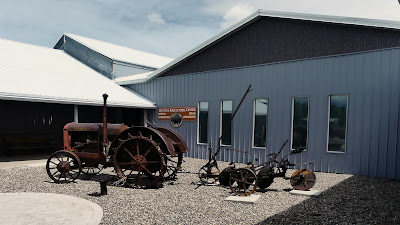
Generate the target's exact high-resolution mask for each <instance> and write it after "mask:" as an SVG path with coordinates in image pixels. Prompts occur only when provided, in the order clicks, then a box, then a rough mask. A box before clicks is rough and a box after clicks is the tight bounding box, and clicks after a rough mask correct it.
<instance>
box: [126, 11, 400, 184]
mask: <svg viewBox="0 0 400 225" xmlns="http://www.w3.org/2000/svg"><path fill="white" fill-rule="evenodd" d="M119 84H121V85H127V87H129V88H131V89H132V90H134V91H135V92H137V93H139V94H141V95H143V96H145V97H146V98H148V99H150V100H151V101H153V102H155V103H156V104H157V107H159V108H164V107H197V118H196V121H184V122H183V124H182V125H181V126H180V127H178V128H176V131H178V132H179V133H180V134H182V135H183V137H184V138H185V139H186V140H187V143H188V146H189V149H190V151H189V153H188V156H190V157H196V158H207V156H208V155H207V147H208V143H211V144H213V145H217V141H218V138H219V136H220V135H221V130H222V127H224V124H225V123H226V118H227V117H229V116H230V115H231V114H232V111H233V110H234V109H235V108H236V107H237V105H238V104H239V101H240V99H241V97H242V95H243V93H244V91H245V90H246V88H247V86H248V85H249V84H252V89H253V91H251V92H250V94H249V95H248V97H247V98H246V100H245V101H244V103H243V105H242V106H241V108H240V110H239V111H238V114H237V115H236V117H235V119H234V121H233V123H232V127H231V129H230V130H229V129H228V131H230V134H229V133H228V134H227V136H225V137H224V138H223V144H224V147H223V148H222V151H221V153H220V154H219V156H218V159H219V160H224V161H234V162H243V163H247V162H249V161H253V162H256V160H259V162H260V161H261V162H262V161H263V160H265V159H266V158H265V156H264V155H265V154H268V153H272V152H276V151H277V150H278V149H279V147H280V146H281V144H282V143H283V141H284V140H286V139H289V140H290V142H289V144H288V145H287V146H286V147H285V149H284V152H285V153H289V152H290V151H291V149H294V148H297V147H305V148H306V151H305V152H303V153H302V154H300V155H296V156H291V157H293V158H291V160H293V161H294V162H295V163H302V162H306V161H310V160H314V161H315V163H314V164H313V165H308V167H309V168H311V169H313V170H315V171H324V172H334V173H349V174H358V175H367V176H376V177H387V178H397V179H398V178H400V146H399V144H400V143H399V135H400V132H399V127H400V124H399V123H400V120H399V118H400V114H399V113H400V110H399V98H400V88H399V87H400V23H396V22H390V21H377V20H368V19H357V18H343V17H328V16H319V15H307V14H293V13H278V12H267V11H257V12H256V13H255V14H253V15H251V16H249V17H248V18H246V19H244V20H243V21H241V22H239V23H238V24H236V25H234V26H232V27H230V28H228V29H227V30H225V31H223V32H222V33H220V34H218V35H216V36H215V37H213V38H211V39H210V40H208V41H206V42H205V43H203V44H202V45H200V46H198V47H196V48H195V49H193V50H191V51H190V52H188V53H187V54H185V55H183V56H181V57H179V58H177V59H175V60H174V61H172V62H170V63H169V64H167V65H166V66H164V67H161V68H160V69H158V70H155V71H153V72H151V73H150V74H148V75H146V76H145V77H143V76H142V77H140V78H137V79H135V78H132V79H131V80H128V81H127V80H125V81H120V82H119ZM147 114H148V115H149V116H151V117H152V119H153V120H154V121H156V122H157V123H158V124H159V125H162V126H171V125H170V123H169V121H159V120H157V118H158V117H157V116H158V115H157V111H155V110H147ZM228 149H242V150H246V151H250V152H252V153H259V154H260V155H257V154H246V153H243V152H237V151H231V150H228Z"/></svg>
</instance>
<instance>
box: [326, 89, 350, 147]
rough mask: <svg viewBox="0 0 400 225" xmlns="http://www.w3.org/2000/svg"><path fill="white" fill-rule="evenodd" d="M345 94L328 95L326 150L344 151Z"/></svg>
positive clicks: (345, 123) (346, 98)
mask: <svg viewBox="0 0 400 225" xmlns="http://www.w3.org/2000/svg"><path fill="white" fill-rule="evenodd" d="M347 101H348V96H347V95H332V96H329V117H328V118H329V128H328V152H346V130H347Z"/></svg>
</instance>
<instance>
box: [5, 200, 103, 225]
mask: <svg viewBox="0 0 400 225" xmlns="http://www.w3.org/2000/svg"><path fill="white" fill-rule="evenodd" d="M102 218H103V210H102V208H101V207H100V206H99V205H97V204H95V203H93V202H91V201H88V200H85V199H82V198H77V197H73V196H69V195H61V194H50V193H32V192H22V193H0V221H1V222H0V223H1V224H4V225H8V224H10V225H11V224H12V225H19V224H21V225H22V224H23V225H25V224H38V225H39V224H40V225H46V224H52V225H63V224H79V225H80V224H82V225H83V224H85V225H95V224H99V223H100V221H101V219H102Z"/></svg>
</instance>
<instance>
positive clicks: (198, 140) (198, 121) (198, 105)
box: [197, 101, 210, 145]
mask: <svg viewBox="0 0 400 225" xmlns="http://www.w3.org/2000/svg"><path fill="white" fill-rule="evenodd" d="M201 102H207V103H208V108H207V142H206V143H201V142H200V103H201ZM197 109H198V110H197V144H198V145H208V133H209V132H208V130H209V126H208V125H209V121H210V120H209V117H210V101H198V102H197Z"/></svg>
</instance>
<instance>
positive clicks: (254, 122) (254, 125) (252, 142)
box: [251, 98, 269, 149]
mask: <svg viewBox="0 0 400 225" xmlns="http://www.w3.org/2000/svg"><path fill="white" fill-rule="evenodd" d="M258 99H263V100H267V124H268V113H269V99H268V98H255V99H254V101H253V130H252V133H253V135H252V137H251V148H255V149H266V148H267V144H268V142H267V137H265V147H256V146H254V136H255V132H254V129H255V127H256V101H257V100H258ZM265 130H266V134H265V135H267V134H268V126H267V127H266V128H265Z"/></svg>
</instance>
